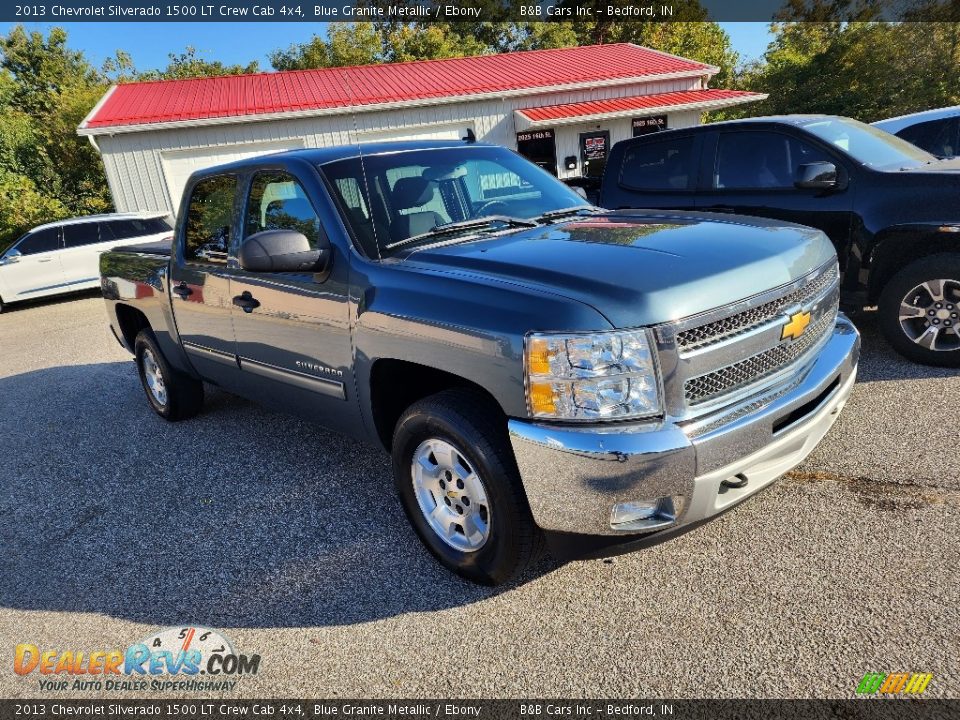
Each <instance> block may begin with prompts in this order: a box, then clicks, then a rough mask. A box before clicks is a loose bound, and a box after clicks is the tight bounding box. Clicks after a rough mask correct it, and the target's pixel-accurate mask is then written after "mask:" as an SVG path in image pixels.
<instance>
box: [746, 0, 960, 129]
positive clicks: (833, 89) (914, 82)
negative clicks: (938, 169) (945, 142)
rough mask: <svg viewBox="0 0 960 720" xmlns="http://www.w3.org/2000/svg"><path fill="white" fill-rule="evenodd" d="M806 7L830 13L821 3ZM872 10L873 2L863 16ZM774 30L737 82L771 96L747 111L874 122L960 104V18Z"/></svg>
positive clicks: (776, 27)
mask: <svg viewBox="0 0 960 720" xmlns="http://www.w3.org/2000/svg"><path fill="white" fill-rule="evenodd" d="M808 12H814V17H816V18H817V19H818V20H819V19H821V18H829V17H831V15H830V12H829V11H828V9H827V8H825V6H823V5H822V4H821V5H817V6H816V7H815V8H813V10H810V8H808ZM834 12H835V13H836V10H834ZM873 12H875V10H874V9H873V8H872V7H867V8H865V9H864V10H863V17H868V18H869V17H872V15H871V13H873ZM794 16H796V17H801V18H804V17H806V16H805V15H803V14H799V15H797V14H796V13H795V14H794ZM835 17H840V16H839V15H835ZM771 29H772V30H773V33H774V40H773V42H772V43H771V44H770V46H769V48H768V49H767V52H766V54H765V55H764V57H763V59H762V61H760V62H758V63H754V64H753V65H751V66H749V67H746V68H743V69H741V71H740V73H739V75H738V77H737V78H736V80H735V82H734V84H735V85H736V86H738V87H742V88H745V89H748V90H755V91H759V92H764V93H768V94H769V98H768V99H767V100H766V101H765V102H763V103H762V104H760V105H751V106H749V108H744V109H743V110H740V112H741V113H749V114H766V113H769V114H780V113H827V114H835V115H846V116H850V117H855V118H857V119H860V120H863V121H865V122H872V121H874V120H878V119H881V118H885V117H891V116H894V115H902V114H905V113H910V112H916V111H919V110H926V109H929V108H935V107H942V106H946V105H955V104H958V103H960V86H958V84H957V81H956V78H957V76H958V70H960V24H957V23H903V24H899V23H879V22H863V21H857V22H840V21H839V20H832V21H824V22H793V21H790V22H782V23H777V24H774V25H772V26H771Z"/></svg>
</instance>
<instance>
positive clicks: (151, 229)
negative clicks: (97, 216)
mask: <svg viewBox="0 0 960 720" xmlns="http://www.w3.org/2000/svg"><path fill="white" fill-rule="evenodd" d="M170 230H171V227H170V223H168V222H167V221H166V220H165V219H164V218H162V217H157V218H132V219H126V220H110V221H108V222H105V223H102V225H101V235H102V237H103V240H104V241H106V240H126V239H127V238H134V237H142V236H144V235H157V234H159V233H163V232H169V231H170Z"/></svg>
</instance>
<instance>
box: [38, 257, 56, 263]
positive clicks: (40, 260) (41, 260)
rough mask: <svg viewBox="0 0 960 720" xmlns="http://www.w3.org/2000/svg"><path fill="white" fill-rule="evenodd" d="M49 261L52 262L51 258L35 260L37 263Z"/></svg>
mask: <svg viewBox="0 0 960 720" xmlns="http://www.w3.org/2000/svg"><path fill="white" fill-rule="evenodd" d="M51 260H53V258H40V259H39V260H37V262H38V263H42V262H50V261H51Z"/></svg>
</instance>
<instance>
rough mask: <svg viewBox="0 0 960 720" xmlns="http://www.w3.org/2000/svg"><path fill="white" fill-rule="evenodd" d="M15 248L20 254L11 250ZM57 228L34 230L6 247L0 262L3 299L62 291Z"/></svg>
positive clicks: (11, 300)
mask: <svg viewBox="0 0 960 720" xmlns="http://www.w3.org/2000/svg"><path fill="white" fill-rule="evenodd" d="M13 250H16V251H18V252H19V253H20V255H16V253H13V252H12V251H13ZM62 251H63V246H62V240H61V236H60V228H59V227H52V228H45V229H43V230H37V231H36V232H32V233H30V234H29V235H27V236H26V237H25V238H22V239H21V240H20V241H19V242H18V243H17V244H16V245H14V246H13V247H12V248H10V249H9V250H7V252H6V253H5V254H4V256H3V263H2V264H0V287H2V288H3V299H4V301H6V302H13V301H15V300H26V299H28V298H32V297H43V296H44V295H54V294H56V293H60V292H66V291H67V290H68V288H66V287H65V283H64V279H63V269H62V267H61V266H60V254H61V252H62Z"/></svg>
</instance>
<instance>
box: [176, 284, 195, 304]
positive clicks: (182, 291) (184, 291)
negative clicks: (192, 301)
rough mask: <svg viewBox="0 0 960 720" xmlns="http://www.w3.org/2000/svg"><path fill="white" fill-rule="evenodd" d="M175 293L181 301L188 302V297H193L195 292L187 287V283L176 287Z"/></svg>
mask: <svg viewBox="0 0 960 720" xmlns="http://www.w3.org/2000/svg"><path fill="white" fill-rule="evenodd" d="M173 292H174V293H175V294H177V295H179V296H180V299H181V300H186V299H187V296H189V295H193V290H192V289H191V288H189V287H187V284H186V283H185V282H181V283H180V284H179V285H174V286H173Z"/></svg>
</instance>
